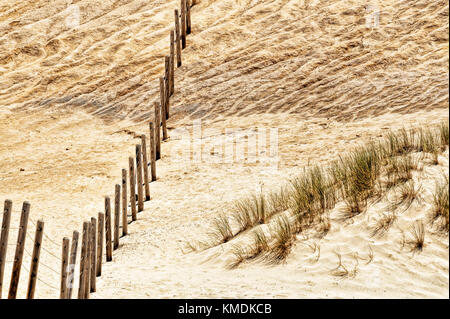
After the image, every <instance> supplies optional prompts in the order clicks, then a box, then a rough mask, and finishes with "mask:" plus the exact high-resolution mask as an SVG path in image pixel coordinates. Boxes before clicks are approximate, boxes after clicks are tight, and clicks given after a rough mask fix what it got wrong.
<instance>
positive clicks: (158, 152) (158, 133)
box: [154, 78, 161, 160]
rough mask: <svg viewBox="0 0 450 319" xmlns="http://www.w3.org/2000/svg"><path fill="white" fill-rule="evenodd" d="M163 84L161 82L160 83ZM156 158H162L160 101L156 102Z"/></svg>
mask: <svg viewBox="0 0 450 319" xmlns="http://www.w3.org/2000/svg"><path fill="white" fill-rule="evenodd" d="M160 83H161V78H160ZM160 86H161V84H160ZM154 105H155V152H156V155H155V158H156V160H159V159H160V158H161V129H160V127H161V118H160V116H161V110H160V107H159V104H158V102H155V104H154Z"/></svg>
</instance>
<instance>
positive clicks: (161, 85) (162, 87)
mask: <svg viewBox="0 0 450 319" xmlns="http://www.w3.org/2000/svg"><path fill="white" fill-rule="evenodd" d="M165 92H166V89H165V83H164V79H163V77H160V78H159V93H160V97H161V103H160V105H161V111H160V113H161V120H162V131H163V138H162V140H163V141H165V140H167V125H166V117H165V116H164V114H166V109H165V106H166V105H167V103H166V93H165Z"/></svg>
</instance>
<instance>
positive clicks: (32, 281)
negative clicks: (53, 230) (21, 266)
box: [27, 219, 44, 299]
mask: <svg viewBox="0 0 450 319" xmlns="http://www.w3.org/2000/svg"><path fill="white" fill-rule="evenodd" d="M43 232H44V222H43V221H42V220H41V219H39V220H38V221H37V223H36V232H35V234H34V245H33V254H32V256H31V264H30V276H29V279H28V289H27V299H34V293H35V291H36V280H37V276H38V269H39V257H40V255H41V245H42V235H43Z"/></svg>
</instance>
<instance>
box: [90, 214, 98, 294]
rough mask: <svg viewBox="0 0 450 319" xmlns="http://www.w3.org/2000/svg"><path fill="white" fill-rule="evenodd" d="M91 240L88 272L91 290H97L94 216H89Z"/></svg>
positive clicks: (95, 222)
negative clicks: (89, 269) (89, 270)
mask: <svg viewBox="0 0 450 319" xmlns="http://www.w3.org/2000/svg"><path fill="white" fill-rule="evenodd" d="M91 229H92V232H91V240H92V246H91V260H90V263H91V273H90V279H91V287H90V288H91V292H95V291H96V290H97V284H96V275H97V274H96V272H97V269H96V268H97V267H96V261H97V256H96V249H97V247H96V246H97V219H96V218H95V217H92V218H91Z"/></svg>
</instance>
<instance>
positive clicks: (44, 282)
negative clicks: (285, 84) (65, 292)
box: [22, 264, 59, 290]
mask: <svg viewBox="0 0 450 319" xmlns="http://www.w3.org/2000/svg"><path fill="white" fill-rule="evenodd" d="M22 267H23V269H24V270H25V271H26V272H28V273H29V272H30V270H29V269H28V268H27V267H25V266H24V265H23V264H22ZM37 280H39V281H40V282H41V283H43V284H44V285H46V286H48V287H50V288H52V289H55V290H59V288H56V287H55V286H53V285H52V284H49V283H48V282H46V281H45V280H42V279H41V278H39V276H38V277H37Z"/></svg>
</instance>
